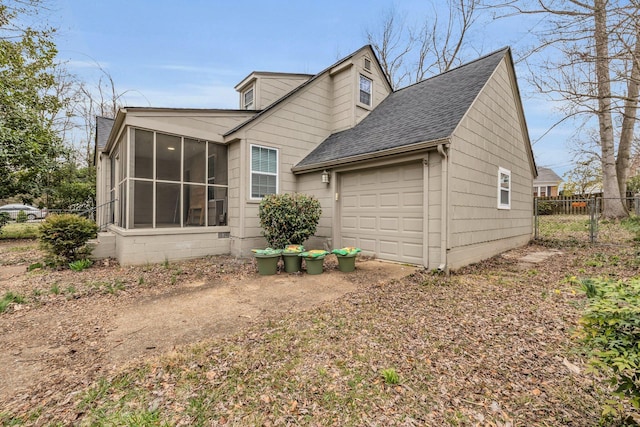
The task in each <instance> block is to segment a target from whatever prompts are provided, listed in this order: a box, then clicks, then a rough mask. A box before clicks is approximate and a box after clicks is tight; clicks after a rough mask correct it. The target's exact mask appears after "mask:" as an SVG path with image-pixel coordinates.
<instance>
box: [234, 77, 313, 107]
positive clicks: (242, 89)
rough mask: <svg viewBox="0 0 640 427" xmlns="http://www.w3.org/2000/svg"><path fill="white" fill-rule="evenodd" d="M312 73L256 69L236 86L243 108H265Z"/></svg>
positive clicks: (240, 105) (304, 80)
mask: <svg viewBox="0 0 640 427" xmlns="http://www.w3.org/2000/svg"><path fill="white" fill-rule="evenodd" d="M311 77H313V76H312V75H309V74H293V73H272V72H266V71H254V72H252V73H251V74H249V75H248V76H247V77H245V78H244V79H243V80H242V81H241V82H240V83H238V84H237V85H236V87H235V89H236V91H237V92H238V93H239V95H240V104H239V108H240V109H241V110H263V109H265V108H266V107H268V106H269V105H270V104H272V103H273V102H275V101H277V100H278V99H280V98H282V97H283V96H285V95H286V94H287V93H289V92H291V91H292V90H294V89H295V88H297V87H298V86H300V85H301V84H303V83H304V82H306V81H308V80H309V79H310V78H311Z"/></svg>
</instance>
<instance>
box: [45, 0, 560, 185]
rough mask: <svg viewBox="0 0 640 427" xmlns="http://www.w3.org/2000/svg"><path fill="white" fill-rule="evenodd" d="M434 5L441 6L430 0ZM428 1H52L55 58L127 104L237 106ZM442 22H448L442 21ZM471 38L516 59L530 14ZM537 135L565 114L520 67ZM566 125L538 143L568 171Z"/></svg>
mask: <svg viewBox="0 0 640 427" xmlns="http://www.w3.org/2000/svg"><path fill="white" fill-rule="evenodd" d="M433 3H436V4H437V3H438V2H437V0H434V2H433ZM433 3H431V2H429V1H427V0H422V1H418V0H415V1H397V2H395V3H391V2H388V1H382V0H371V1H363V0H357V1H349V0H340V1H339V0H329V1H322V2H320V1H302V0H300V1H293V0H291V1H284V0H278V1H267V0H263V1H240V0H238V1H220V0H189V1H184V2H178V1H175V0H171V1H169V0H153V1H151V0H149V1H142V0H137V1H136V0H128V1H123V0H110V1H108V2H107V1H87V0H52V6H53V10H52V12H51V14H50V21H51V23H52V24H53V25H55V26H57V27H58V28H59V29H60V33H59V35H58V38H57V44H58V49H59V57H60V59H62V60H68V61H69V62H68V67H69V69H70V70H71V71H72V72H74V73H76V74H78V75H79V76H80V77H81V78H83V79H84V80H86V81H87V82H88V83H91V82H94V83H95V82H96V81H97V79H98V77H99V72H98V71H97V67H96V63H99V64H100V65H101V66H102V67H103V68H104V69H105V70H106V71H108V72H109V74H110V75H111V76H112V77H113V79H114V81H115V83H116V88H117V90H118V91H119V92H124V91H128V92H127V95H126V97H125V102H124V103H125V104H126V105H130V106H149V105H150V106H154V107H192V108H237V104H238V96H237V94H236V92H235V91H234V89H233V87H234V86H235V85H236V84H237V83H238V82H240V81H241V80H242V79H243V78H244V77H245V76H247V75H248V74H249V73H250V72H251V71H254V70H259V71H282V72H298V73H310V74H313V73H317V72H319V71H321V70H323V69H324V68H326V67H327V66H329V65H331V64H332V63H333V62H335V61H336V60H337V59H338V58H340V57H342V56H345V55H347V54H349V53H351V52H352V51H355V50H356V49H358V48H360V47H361V46H363V45H364V44H366V43H367V41H366V36H365V31H366V30H367V29H375V28H376V26H377V25H378V24H380V23H381V21H382V15H384V14H385V12H386V11H387V10H389V8H390V7H391V6H392V5H393V6H394V7H395V9H396V10H397V11H398V12H399V13H400V14H404V15H405V20H406V22H407V23H408V24H411V25H413V24H417V23H420V22H422V20H423V19H424V17H426V16H430V15H431V16H432V15H433V14H434V6H433ZM441 19H442V18H441ZM479 24H480V25H477V26H476V27H475V29H474V31H473V33H472V34H471V36H472V37H471V38H470V39H469V43H468V46H467V50H466V52H465V59H468V60H471V59H475V58H476V57H478V56H480V55H481V54H486V53H489V52H491V51H493V50H496V49H499V48H501V47H503V46H506V45H510V46H511V47H512V49H513V51H514V52H513V53H514V56H515V57H517V56H518V52H519V50H520V51H521V50H522V49H523V48H524V47H525V46H526V45H527V44H531V43H533V40H532V39H531V38H530V37H529V35H528V34H527V32H526V30H527V29H528V28H529V27H530V26H531V25H535V22H533V21H530V20H526V21H525V20H524V19H523V18H520V19H511V20H498V21H494V20H492V18H491V17H490V16H489V14H485V15H484V16H483V18H482V21H481V22H480V23H479ZM517 72H518V74H519V84H520V90H521V95H522V99H523V103H524V108H525V115H526V117H527V122H528V125H529V132H530V136H531V140H532V141H536V140H538V139H539V138H540V136H541V135H542V134H543V133H544V132H546V131H547V129H548V128H549V127H550V126H551V125H552V124H553V123H555V122H556V121H557V120H558V119H559V116H558V115H556V114H555V113H554V111H553V108H554V107H553V105H551V104H549V103H548V102H546V101H544V100H543V99H542V98H541V97H540V96H537V95H536V94H535V91H533V89H532V88H531V87H529V86H528V85H527V84H526V81H525V79H524V74H525V70H520V69H518V70H517ZM570 136H571V129H570V127H569V126H563V127H559V128H558V129H555V130H553V131H551V132H549V133H548V134H547V135H546V136H544V137H543V138H542V139H541V140H539V141H537V142H536V143H535V145H534V153H535V155H536V161H537V163H538V165H539V166H550V167H552V168H553V169H554V170H555V171H556V172H557V173H558V174H560V175H562V174H563V173H564V172H565V171H566V170H568V169H569V168H570V167H571V162H572V160H573V156H572V155H570V154H569V153H568V151H567V148H566V147H567V143H566V142H567V139H568V138H569V137H570Z"/></svg>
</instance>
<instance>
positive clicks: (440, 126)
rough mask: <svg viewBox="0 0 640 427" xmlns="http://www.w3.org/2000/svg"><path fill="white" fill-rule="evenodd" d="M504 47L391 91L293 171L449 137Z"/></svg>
mask: <svg viewBox="0 0 640 427" xmlns="http://www.w3.org/2000/svg"><path fill="white" fill-rule="evenodd" d="M508 52H509V49H508V48H504V49H501V50H499V51H496V52H494V53H491V54H489V55H486V56H484V57H482V58H479V59H476V60H475V61H472V62H469V63H467V64H464V65H461V66H460V67H457V68H455V69H452V70H449V71H447V72H445V73H442V74H439V75H437V76H434V77H431V78H429V79H427V80H423V81H422V82H420V83H416V84H414V85H411V86H408V87H406V88H404V89H400V90H398V91H396V92H394V93H392V94H390V95H389V96H388V97H387V98H386V99H385V100H384V101H382V102H381V103H380V104H379V105H378V106H377V107H376V108H375V109H374V110H373V111H371V113H370V114H369V115H368V116H367V117H366V118H365V119H363V120H362V121H361V122H360V123H358V124H357V125H356V126H355V127H353V128H351V129H348V130H345V131H342V132H338V133H335V134H332V135H330V136H329V137H328V138H327V139H326V140H324V141H323V142H322V143H321V144H320V145H318V147H316V148H315V149H314V150H313V151H312V152H311V153H309V154H308V155H307V157H305V158H304V159H303V160H302V161H301V162H300V163H298V164H297V165H296V166H295V167H294V170H301V169H307V168H309V167H313V165H320V164H323V163H326V162H331V161H336V160H340V159H344V158H350V157H354V156H360V155H365V154H370V153H376V152H378V151H383V150H388V149H393V148H398V147H404V146H409V145H412V144H417V143H421V142H429V141H436V140H439V139H442V138H446V137H448V136H450V135H451V134H452V133H453V131H454V130H455V128H456V127H457V125H458V123H460V120H462V117H463V116H464V114H465V113H466V112H467V110H468V109H469V107H471V104H472V103H473V101H474V100H475V99H476V97H477V95H478V93H479V92H480V90H481V89H482V88H483V87H484V85H485V83H486V82H487V80H488V79H489V77H490V76H491V74H492V73H493V72H494V70H495V69H496V67H497V66H498V64H499V63H500V61H501V60H502V59H503V58H504V56H505V55H507V54H508Z"/></svg>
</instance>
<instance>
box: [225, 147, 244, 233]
mask: <svg viewBox="0 0 640 427" xmlns="http://www.w3.org/2000/svg"><path fill="white" fill-rule="evenodd" d="M240 158H241V155H240V142H239V141H236V142H232V143H231V144H229V148H228V151H227V162H228V164H229V173H228V175H227V177H228V180H229V199H228V203H229V206H228V218H229V227H230V229H231V238H232V239H235V238H237V237H238V236H240V235H241V224H240V200H241V192H240V188H241V184H240V183H241V179H240V176H241V173H242V172H241V168H240Z"/></svg>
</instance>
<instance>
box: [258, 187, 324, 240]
mask: <svg viewBox="0 0 640 427" xmlns="http://www.w3.org/2000/svg"><path fill="white" fill-rule="evenodd" d="M321 214H322V208H321V207H320V202H319V201H318V200H317V199H316V198H315V197H313V196H309V195H306V194H299V193H296V194H270V195H268V196H265V197H264V199H262V202H260V208H259V213H258V215H259V217H260V227H262V235H263V236H264V238H265V239H267V242H268V243H269V246H271V247H272V248H284V247H285V246H287V245H288V244H293V245H301V244H302V243H303V242H304V241H305V240H307V239H308V238H309V237H311V236H313V235H314V234H315V232H316V228H317V227H318V221H320V215H321Z"/></svg>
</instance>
